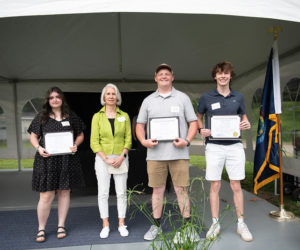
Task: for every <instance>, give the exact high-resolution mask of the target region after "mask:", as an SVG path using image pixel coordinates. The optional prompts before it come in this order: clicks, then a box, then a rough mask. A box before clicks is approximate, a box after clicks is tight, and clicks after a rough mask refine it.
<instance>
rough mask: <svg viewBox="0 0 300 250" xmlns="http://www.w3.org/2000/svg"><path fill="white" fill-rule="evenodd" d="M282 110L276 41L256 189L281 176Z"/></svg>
mask: <svg viewBox="0 0 300 250" xmlns="http://www.w3.org/2000/svg"><path fill="white" fill-rule="evenodd" d="M280 113H281V98H280V76H279V61H278V50H277V42H276V41H275V42H274V44H273V48H272V50H271V52H270V56H269V61H268V67H267V72H266V77H265V84H264V90H263V95H262V101H261V107H260V113H259V120H258V129H257V139H256V149H255V157H254V169H253V178H254V193H255V194H257V190H258V189H260V188H261V187H263V186H264V185H266V184H268V183H269V182H271V181H273V180H275V179H277V178H279V177H280V175H279V168H280V164H279V153H278V152H279V151H278V150H279V141H278V140H279V139H278V120H277V115H276V114H280Z"/></svg>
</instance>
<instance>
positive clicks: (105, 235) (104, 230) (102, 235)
mask: <svg viewBox="0 0 300 250" xmlns="http://www.w3.org/2000/svg"><path fill="white" fill-rule="evenodd" d="M108 236H109V227H103V228H102V230H101V232H100V238H101V239H105V238H108Z"/></svg>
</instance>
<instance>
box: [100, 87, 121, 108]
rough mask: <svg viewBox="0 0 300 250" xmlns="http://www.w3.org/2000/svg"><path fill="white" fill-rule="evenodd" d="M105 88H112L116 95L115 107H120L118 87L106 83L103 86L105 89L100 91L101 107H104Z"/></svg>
mask: <svg viewBox="0 0 300 250" xmlns="http://www.w3.org/2000/svg"><path fill="white" fill-rule="evenodd" d="M107 88H113V89H114V90H115V91H116V95H117V105H118V106H120V105H121V104H122V97H121V93H120V91H119V89H118V87H117V86H116V85H114V84H112V83H108V84H106V85H105V87H104V88H103V89H102V92H101V97H100V102H101V105H102V106H104V105H105V100H104V96H105V92H106V89H107Z"/></svg>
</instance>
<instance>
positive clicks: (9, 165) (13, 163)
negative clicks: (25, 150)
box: [0, 159, 33, 169]
mask: <svg viewBox="0 0 300 250" xmlns="http://www.w3.org/2000/svg"><path fill="white" fill-rule="evenodd" d="M21 165H22V167H23V168H32V166H33V159H23V160H21ZM0 169H18V160H15V159H0Z"/></svg>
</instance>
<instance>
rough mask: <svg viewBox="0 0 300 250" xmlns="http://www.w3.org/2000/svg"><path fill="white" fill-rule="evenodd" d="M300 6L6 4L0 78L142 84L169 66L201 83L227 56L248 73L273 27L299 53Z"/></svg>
mask: <svg viewBox="0 0 300 250" xmlns="http://www.w3.org/2000/svg"><path fill="white" fill-rule="evenodd" d="M299 9H300V2H299V1H281V0H279V1H278V0H277V1H274V0H273V1H270V0H264V1H233V0H229V1H215V0H214V1H196V0H195V1H191V0H188V1H156V0H154V1H134V0H131V1H116V0H115V1H103V0H102V1H99V0H98V1H97V0H88V1H79V0H78V1H76V0H75V1H74V0H72V1H69V0H59V1H53V0H43V1H35V0H31V1H30V0H22V1H21V0H20V1H16V0H10V1H1V0H0V17H2V19H0V34H1V41H0V76H1V77H2V78H7V79H16V80H35V79H39V80H49V79H68V80H70V79H72V80H74V79H76V80H79V79H81V80H82V79H84V80H87V79H96V80H117V81H125V82H130V81H139V82H143V81H149V80H151V81H152V79H153V71H154V68H155V66H156V65H157V64H159V63H161V62H167V63H169V64H171V65H172V66H173V67H174V71H175V75H176V80H177V82H180V81H183V82H189V81H191V82H197V83H199V82H203V81H204V82H209V81H211V77H210V69H211V67H212V65H214V64H215V63H216V62H218V61H220V60H224V59H226V60H230V61H232V62H233V63H234V65H235V66H236V71H237V74H238V75H242V74H244V73H246V72H248V71H249V70H252V69H254V68H256V67H258V66H260V65H263V64H264V63H265V61H266V59H267V56H268V53H269V49H270V47H271V44H272V39H273V38H272V35H270V34H268V32H267V31H268V29H269V27H270V26H272V25H281V26H282V27H283V29H284V33H282V34H280V35H279V49H280V54H281V55H283V54H285V53H291V52H292V51H293V52H295V50H299V45H300V32H299V31H300V23H299V22H300V15H299ZM161 12H165V13H176V14H162V13H161ZM71 13H72V14H73V15H69V14H71ZM74 13H75V14H74ZM79 13H81V14H79ZM92 13H93V14H92ZM189 13H193V14H189ZM67 14H68V15H67ZM195 14H197V15H195ZM203 14H204V15H203ZM207 14H210V15H207ZM253 17H264V18H253ZM270 18H273V19H270ZM274 19H276V20H274ZM285 20H292V21H295V22H288V21H285Z"/></svg>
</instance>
